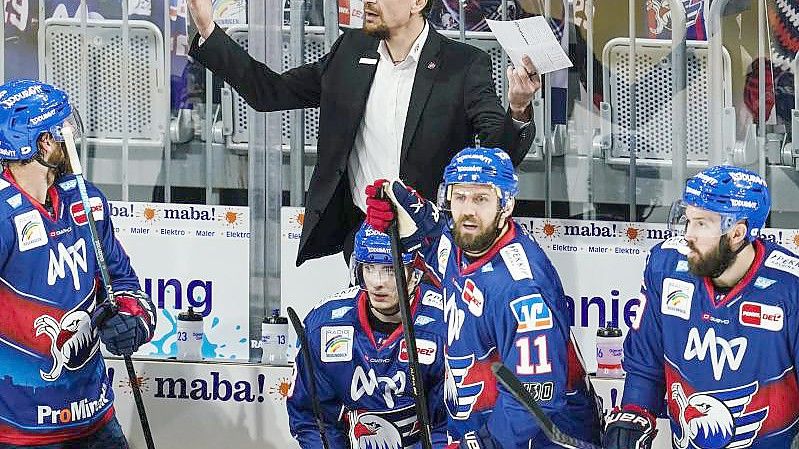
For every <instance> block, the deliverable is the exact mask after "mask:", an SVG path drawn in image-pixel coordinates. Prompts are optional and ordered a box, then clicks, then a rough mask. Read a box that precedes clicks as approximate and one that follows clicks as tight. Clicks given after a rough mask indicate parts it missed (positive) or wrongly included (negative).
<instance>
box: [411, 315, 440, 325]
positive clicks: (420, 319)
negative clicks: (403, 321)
mask: <svg viewBox="0 0 799 449" xmlns="http://www.w3.org/2000/svg"><path fill="white" fill-rule="evenodd" d="M435 320H436V319H435V318H431V317H429V316H427V315H419V316H417V317H416V321H414V322H413V324H414V326H424V325H426V324H430V323H432V322H433V321H435Z"/></svg>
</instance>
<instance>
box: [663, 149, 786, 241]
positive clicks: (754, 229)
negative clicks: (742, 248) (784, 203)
mask: <svg viewBox="0 0 799 449" xmlns="http://www.w3.org/2000/svg"><path fill="white" fill-rule="evenodd" d="M688 206H694V207H698V208H700V209H704V210H708V211H712V212H716V213H718V214H719V215H720V216H721V222H720V229H719V230H718V231H717V232H718V235H723V234H725V233H727V232H728V231H729V230H730V228H732V226H733V225H735V224H736V223H738V222H739V221H744V220H745V221H746V226H747V239H748V240H749V241H752V240H754V239H756V238H757V236H758V235H759V234H760V231H761V229H763V226H765V224H766V218H767V217H768V213H769V210H770V209H771V197H770V196H769V192H768V185H767V184H766V181H765V180H764V179H763V178H762V177H761V176H760V175H758V174H757V173H754V172H751V171H749V170H745V169H743V168H739V167H733V166H730V165H719V166H715V167H711V168H708V169H706V170H703V171H701V172H699V173H697V174H696V175H695V176H693V177H691V178H689V179H688V180H687V181H686V183H685V192H684V194H683V197H682V199H681V200H679V201H677V202H675V203H674V205H673V206H672V211H671V214H670V218H669V223H670V224H671V225H673V226H674V227H675V228H684V227H685V225H687V220H686V218H685V208H686V207H688ZM678 230H679V229H678Z"/></svg>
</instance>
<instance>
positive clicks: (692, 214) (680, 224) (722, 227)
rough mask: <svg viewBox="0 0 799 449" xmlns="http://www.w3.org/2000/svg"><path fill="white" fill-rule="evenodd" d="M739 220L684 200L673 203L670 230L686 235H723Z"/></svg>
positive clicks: (700, 236)
mask: <svg viewBox="0 0 799 449" xmlns="http://www.w3.org/2000/svg"><path fill="white" fill-rule="evenodd" d="M737 222H738V221H737V220H736V219H735V217H734V216H732V215H729V214H721V213H718V212H712V211H709V210H706V209H702V208H699V207H696V206H692V205H690V204H686V203H684V202H683V201H682V200H680V201H675V202H674V203H673V204H672V205H671V212H670V213H669V231H670V232H671V234H672V235H679V236H684V237H697V238H704V237H721V236H722V235H724V234H726V233H727V232H729V231H730V229H732V227H733V226H734V225H735V224H736V223H737Z"/></svg>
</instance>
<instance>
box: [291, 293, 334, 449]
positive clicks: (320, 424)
mask: <svg viewBox="0 0 799 449" xmlns="http://www.w3.org/2000/svg"><path fill="white" fill-rule="evenodd" d="M286 312H288V314H289V320H291V326H292V327H294V332H296V333H297V337H298V338H299V339H300V351H302V358H303V359H304V360H305V366H307V367H308V368H307V369H308V379H306V383H307V384H308V388H309V389H310V390H311V410H313V417H314V420H316V427H317V428H318V429H319V438H320V439H321V440H322V446H323V447H324V449H329V448H330V446H328V444H327V436H326V435H325V423H324V421H322V409H321V407H320V406H319V396H317V394H316V376H315V375H314V374H315V373H314V366H313V359H312V358H311V348H310V347H309V346H308V336H307V335H305V328H304V327H303V325H302V321H300V317H298V316H297V312H295V311H294V309H292V308H291V307H289V308H287V309H286ZM297 375H302V374H300V373H299V372H298V373H297Z"/></svg>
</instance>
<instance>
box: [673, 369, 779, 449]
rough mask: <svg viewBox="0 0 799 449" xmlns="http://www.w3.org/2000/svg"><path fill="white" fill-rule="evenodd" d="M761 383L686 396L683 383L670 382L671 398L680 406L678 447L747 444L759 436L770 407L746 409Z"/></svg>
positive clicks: (675, 438) (711, 448)
mask: <svg viewBox="0 0 799 449" xmlns="http://www.w3.org/2000/svg"><path fill="white" fill-rule="evenodd" d="M757 390H758V383H757V382H752V383H750V384H747V385H744V386H742V387H736V388H730V389H726V390H718V391H706V392H704V391H703V392H696V393H694V394H692V395H691V396H688V397H686V395H685V391H683V387H682V385H681V384H680V383H678V382H675V383H673V384H671V398H672V399H673V400H674V401H675V402H676V403H677V405H678V406H679V408H680V410H679V416H678V418H679V422H680V429H681V432H680V433H681V434H682V435H681V436H679V437H678V436H677V434H675V435H673V436H672V438H673V441H674V445H675V447H677V448H679V449H687V448H689V447H694V448H707V449H721V448H729V449H735V448H744V447H749V446H751V444H752V441H754V439H755V437H757V433H758V431H759V430H760V427H761V426H762V425H763V421H764V420H765V419H766V417H767V416H768V410H769V408H768V407H764V408H761V409H759V410H755V411H753V412H749V413H744V409H745V408H746V406H747V405H749V403H750V402H751V401H752V396H754V395H755V393H757Z"/></svg>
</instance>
